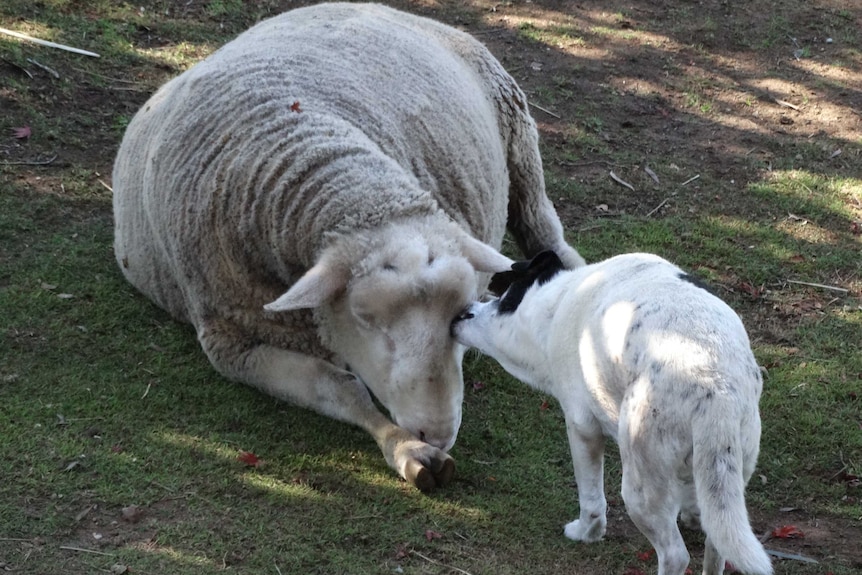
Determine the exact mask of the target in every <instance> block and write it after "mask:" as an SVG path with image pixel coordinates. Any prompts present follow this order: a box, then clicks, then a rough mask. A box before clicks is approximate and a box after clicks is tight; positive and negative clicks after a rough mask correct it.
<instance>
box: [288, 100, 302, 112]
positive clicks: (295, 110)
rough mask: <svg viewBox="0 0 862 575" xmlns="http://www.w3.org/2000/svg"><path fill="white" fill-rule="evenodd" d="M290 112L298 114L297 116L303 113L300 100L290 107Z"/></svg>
mask: <svg viewBox="0 0 862 575" xmlns="http://www.w3.org/2000/svg"><path fill="white" fill-rule="evenodd" d="M290 111H291V112H296V113H297V114H298V113H300V112H302V110H301V109H300V107H299V100H297V101H295V102H294V103H293V104H291V105H290Z"/></svg>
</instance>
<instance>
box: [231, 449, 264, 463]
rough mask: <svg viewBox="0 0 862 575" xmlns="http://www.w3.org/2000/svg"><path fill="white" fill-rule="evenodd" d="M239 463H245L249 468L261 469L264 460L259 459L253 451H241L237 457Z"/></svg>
mask: <svg viewBox="0 0 862 575" xmlns="http://www.w3.org/2000/svg"><path fill="white" fill-rule="evenodd" d="M237 461H240V462H242V463H245V464H246V465H248V466H249V467H260V466H261V465H263V460H262V459H260V458H258V456H257V455H255V454H254V453H252V452H251V451H240V453H239V455H238V456H237Z"/></svg>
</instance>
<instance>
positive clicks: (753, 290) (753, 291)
mask: <svg viewBox="0 0 862 575" xmlns="http://www.w3.org/2000/svg"><path fill="white" fill-rule="evenodd" d="M739 289H741V290H742V291H744V292H745V293H747V294H748V295H750V296H751V297H760V296H761V295H762V294H763V289H762V288H759V287H755V286H753V285H751V284H750V283H748V282H740V284H739Z"/></svg>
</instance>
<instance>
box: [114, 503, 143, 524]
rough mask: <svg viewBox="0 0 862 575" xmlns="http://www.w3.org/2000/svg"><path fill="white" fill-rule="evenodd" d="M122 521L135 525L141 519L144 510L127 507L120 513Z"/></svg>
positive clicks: (136, 507)
mask: <svg viewBox="0 0 862 575" xmlns="http://www.w3.org/2000/svg"><path fill="white" fill-rule="evenodd" d="M120 514H121V515H122V517H123V519H125V520H126V521H128V522H129V523H137V522H138V521H140V520H141V517H143V516H144V510H143V509H141V508H140V507H138V506H137V505H129V506H127V507H123V509H122V510H121V511H120Z"/></svg>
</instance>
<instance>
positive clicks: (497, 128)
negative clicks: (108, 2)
mask: <svg viewBox="0 0 862 575" xmlns="http://www.w3.org/2000/svg"><path fill="white" fill-rule="evenodd" d="M489 71H490V72H489ZM498 74H505V73H504V72H502V69H501V68H499V65H498V64H497V63H496V61H495V60H494V59H493V58H492V57H491V56H490V54H488V53H487V51H486V50H485V49H484V48H483V47H482V46H481V45H480V44H478V42H476V41H475V40H473V39H472V38H470V37H469V36H467V35H466V34H462V33H460V32H457V31H454V30H453V29H451V28H448V27H445V26H442V25H440V24H438V23H436V22H433V21H431V20H427V19H423V18H419V17H415V16H411V15H407V14H404V13H400V12H396V11H394V10H391V9H389V8H385V7H382V6H376V5H350V4H333V5H320V6H315V7H310V8H307V9H298V10H294V11H291V12H288V13H285V14H282V15H281V16H277V17H275V18H272V19H269V20H266V21H264V22H262V23H260V24H258V25H257V26H255V27H254V28H252V29H250V30H249V31H247V32H246V33H244V34H242V35H240V36H239V37H238V38H237V39H236V40H234V41H233V42H230V43H228V44H227V45H225V46H224V47H222V48H221V49H220V50H218V51H217V52H216V53H214V54H213V55H211V56H210V57H209V58H208V59H206V60H205V61H203V62H201V63H200V64H198V65H196V66H195V67H193V68H192V69H190V70H189V71H188V72H186V73H184V74H183V75H181V76H179V77H177V78H175V79H174V80H172V81H171V82H169V83H167V84H166V85H165V86H163V87H162V88H161V89H160V90H159V91H158V92H157V93H156V94H154V96H153V97H152V98H151V100H150V101H148V102H147V104H145V106H144V107H143V108H142V109H141V111H140V112H139V113H138V114H137V115H136V116H135V118H134V119H133V120H132V122H131V123H130V125H129V127H128V129H127V133H126V136H125V138H124V140H123V143H122V145H121V148H120V151H119V153H118V157H117V161H116V164H115V170H114V188H115V212H116V218H115V219H116V221H117V232H116V233H117V236H116V242H117V258H118V260H119V261H120V263H121V266H122V267H123V269H124V272H125V273H126V275H127V277H128V278H129V279H130V281H132V283H133V284H135V285H136V286H137V287H138V288H139V289H141V291H143V292H144V293H146V294H147V295H149V296H150V297H151V298H152V299H154V300H155V301H156V302H157V303H159V304H160V305H162V306H163V307H165V308H167V309H168V310H169V311H171V312H172V313H174V315H176V316H178V317H181V318H184V319H189V316H193V317H192V318H191V319H192V320H193V321H194V317H197V316H202V315H205V314H208V313H213V309H212V308H218V307H220V306H221V305H222V302H220V301H218V298H231V297H232V298H234V299H235V300H242V301H243V302H249V303H246V304H245V305H248V306H249V307H250V309H254V308H256V309H259V307H256V306H259V305H260V303H261V302H264V301H269V300H271V299H273V298H274V296H275V295H278V293H279V292H280V291H281V290H283V289H284V288H285V287H286V285H289V284H290V283H291V282H292V280H293V279H295V278H296V277H298V274H299V273H301V272H302V271H303V270H304V269H307V268H308V267H309V266H310V265H311V263H312V262H313V261H314V258H315V257H316V255H317V253H318V251H319V249H320V248H321V246H322V244H323V243H324V242H325V241H326V237H327V234H329V233H333V232H335V233H343V232H348V231H350V230H351V229H354V228H361V227H374V225H376V224H377V223H378V222H385V221H387V220H388V219H391V218H393V217H401V216H404V215H411V214H414V213H430V212H433V211H434V210H436V209H437V208H438V207H440V208H442V209H444V210H445V211H446V212H447V213H448V214H449V215H450V216H451V217H452V218H454V219H455V220H456V221H458V222H460V223H462V224H463V225H465V227H467V228H468V229H469V230H470V231H471V232H472V233H473V234H474V235H476V236H477V237H479V238H480V239H483V240H485V241H487V242H489V243H491V244H492V245H496V246H498V247H499V245H500V242H501V240H502V235H503V232H504V229H505V217H506V204H507V192H508V172H507V167H506V149H505V148H506V145H507V142H506V141H505V138H503V137H501V134H502V133H503V129H502V128H501V125H500V119H499V116H498V103H497V102H496V101H495V100H496V98H497V97H498V94H497V90H498V88H497V87H496V86H494V85H491V84H492V82H491V83H489V78H492V80H493V77H494V76H495V75H498ZM132 264H134V265H132ZM215 293H218V294H219V295H218V296H215V295H214V294H215ZM232 303H237V302H232ZM190 307H193V308H195V309H193V310H190V309H189V308H190ZM216 311H218V310H216Z"/></svg>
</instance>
